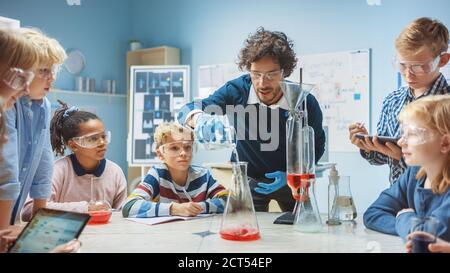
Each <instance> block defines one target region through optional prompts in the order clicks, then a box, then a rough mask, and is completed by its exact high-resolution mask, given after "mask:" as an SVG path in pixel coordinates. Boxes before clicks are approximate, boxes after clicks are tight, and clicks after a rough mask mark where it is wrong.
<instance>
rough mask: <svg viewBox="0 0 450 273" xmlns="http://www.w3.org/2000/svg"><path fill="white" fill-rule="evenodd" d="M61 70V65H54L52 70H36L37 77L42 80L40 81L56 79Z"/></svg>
mask: <svg viewBox="0 0 450 273" xmlns="http://www.w3.org/2000/svg"><path fill="white" fill-rule="evenodd" d="M60 70H61V66H60V65H56V64H54V65H52V67H51V68H45V67H43V68H39V69H37V70H36V75H37V76H38V77H39V78H40V79H44V80H49V79H50V78H51V77H53V78H56V76H57V75H58V73H59V71H60Z"/></svg>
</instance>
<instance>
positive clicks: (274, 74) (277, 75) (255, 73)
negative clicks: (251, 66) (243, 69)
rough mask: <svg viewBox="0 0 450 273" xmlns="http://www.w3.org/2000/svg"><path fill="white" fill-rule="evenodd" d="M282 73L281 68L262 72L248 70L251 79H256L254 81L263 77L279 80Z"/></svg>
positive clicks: (269, 79)
mask: <svg viewBox="0 0 450 273" xmlns="http://www.w3.org/2000/svg"><path fill="white" fill-rule="evenodd" d="M282 74H283V72H282V70H278V71H271V72H267V73H262V72H258V71H250V76H251V77H252V79H253V80H256V81H259V80H261V79H263V78H264V77H265V78H266V79H267V80H268V81H275V80H280V79H281V75H282Z"/></svg>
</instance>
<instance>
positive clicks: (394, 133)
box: [361, 74, 450, 183]
mask: <svg viewBox="0 0 450 273" xmlns="http://www.w3.org/2000/svg"><path fill="white" fill-rule="evenodd" d="M443 94H450V86H449V85H448V84H447V80H446V79H445V77H444V75H442V74H440V75H439V77H438V78H437V79H436V80H435V81H434V83H433V84H432V85H431V87H430V88H429V89H428V91H426V92H425V93H423V94H422V95H420V96H419V97H417V98H416V97H415V96H414V93H413V90H412V89H411V88H409V87H407V86H404V87H400V89H398V90H397V91H395V92H392V93H391V94H389V95H388V96H387V97H386V98H385V99H384V100H383V106H382V109H381V116H380V120H379V122H378V126H377V134H378V135H379V136H390V137H400V124H399V122H398V115H399V114H400V112H401V111H402V109H403V107H405V106H406V105H407V104H408V103H410V102H412V101H414V100H418V99H420V98H423V97H425V96H430V95H443ZM361 155H362V156H363V157H364V158H365V159H366V160H367V161H369V163H370V164H372V165H384V164H388V165H389V169H390V174H389V181H390V182H391V183H394V182H395V181H396V180H397V179H398V178H399V176H400V175H401V174H402V173H403V172H404V171H405V170H406V168H407V166H406V163H405V160H404V159H403V157H402V158H401V159H400V161H397V160H395V159H393V158H390V157H388V156H387V155H385V154H382V153H379V152H374V151H372V152H370V153H366V152H365V151H363V150H361Z"/></svg>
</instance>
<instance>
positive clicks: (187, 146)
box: [159, 140, 195, 157]
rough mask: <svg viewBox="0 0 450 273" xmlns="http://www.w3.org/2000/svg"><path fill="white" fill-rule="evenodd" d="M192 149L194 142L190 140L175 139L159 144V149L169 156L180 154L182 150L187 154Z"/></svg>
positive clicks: (191, 151)
mask: <svg viewBox="0 0 450 273" xmlns="http://www.w3.org/2000/svg"><path fill="white" fill-rule="evenodd" d="M194 149H195V146H194V142H193V141H190V140H184V141H175V142H170V143H166V144H163V145H161V146H159V151H160V152H161V153H163V154H166V155H168V156H170V157H177V156H180V155H181V153H182V152H183V151H184V153H185V154H187V155H192V153H193V152H194Z"/></svg>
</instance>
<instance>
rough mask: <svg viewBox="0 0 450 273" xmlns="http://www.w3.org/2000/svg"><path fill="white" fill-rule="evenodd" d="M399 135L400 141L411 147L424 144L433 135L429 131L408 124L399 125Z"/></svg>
mask: <svg viewBox="0 0 450 273" xmlns="http://www.w3.org/2000/svg"><path fill="white" fill-rule="evenodd" d="M400 133H401V139H400V140H403V141H405V142H407V143H408V144H409V145H413V146H417V145H422V144H425V143H427V142H428V141H430V140H431V139H432V138H433V133H432V132H431V131H430V130H428V129H425V128H420V127H416V126H414V125H410V124H401V125H400Z"/></svg>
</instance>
